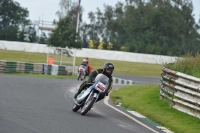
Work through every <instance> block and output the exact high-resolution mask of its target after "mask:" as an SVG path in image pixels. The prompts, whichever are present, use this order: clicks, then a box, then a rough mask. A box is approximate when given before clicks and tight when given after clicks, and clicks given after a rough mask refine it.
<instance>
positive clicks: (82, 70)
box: [78, 65, 87, 80]
mask: <svg viewBox="0 0 200 133" xmlns="http://www.w3.org/2000/svg"><path fill="white" fill-rule="evenodd" d="M86 70H87V66H84V65H80V66H79V68H78V80H84V79H85V77H86Z"/></svg>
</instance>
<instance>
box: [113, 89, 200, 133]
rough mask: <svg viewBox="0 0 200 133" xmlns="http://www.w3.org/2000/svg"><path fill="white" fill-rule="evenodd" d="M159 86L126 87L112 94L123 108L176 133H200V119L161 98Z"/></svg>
mask: <svg viewBox="0 0 200 133" xmlns="http://www.w3.org/2000/svg"><path fill="white" fill-rule="evenodd" d="M159 90H160V88H159V86H158V85H132V86H126V87H123V88H121V89H119V90H114V91H113V92H112V93H111V98H112V99H113V100H114V101H115V100H116V99H120V100H121V101H122V106H123V107H125V108H129V109H130V110H133V111H136V112H139V113H140V114H142V115H144V116H146V117H147V118H149V119H151V120H153V121H154V122H157V123H159V124H161V125H162V126H164V127H166V128H167V129H169V130H171V131H173V132H175V133H199V130H200V127H199V124H200V119H199V118H196V117H193V116H190V115H188V114H186V113H183V112H180V111H178V110H176V109H174V108H172V107H171V106H169V104H168V103H167V102H166V101H165V100H161V99H160V98H159V97H160V96H159Z"/></svg>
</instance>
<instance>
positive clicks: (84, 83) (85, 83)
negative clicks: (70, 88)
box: [74, 81, 87, 98]
mask: <svg viewBox="0 0 200 133" xmlns="http://www.w3.org/2000/svg"><path fill="white" fill-rule="evenodd" d="M86 85H87V81H84V82H83V83H82V84H81V85H80V87H79V89H78V92H77V93H76V94H75V95H74V98H76V97H77V96H78V95H79V94H80V93H81V91H82V90H83V88H85V87H86Z"/></svg>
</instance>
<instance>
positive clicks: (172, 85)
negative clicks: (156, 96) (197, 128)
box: [160, 67, 200, 118]
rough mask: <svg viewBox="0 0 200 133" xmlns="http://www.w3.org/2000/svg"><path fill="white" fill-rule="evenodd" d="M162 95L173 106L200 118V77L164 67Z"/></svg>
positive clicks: (161, 86)
mask: <svg viewBox="0 0 200 133" xmlns="http://www.w3.org/2000/svg"><path fill="white" fill-rule="evenodd" d="M162 71H163V73H162V75H161V85H160V96H161V97H162V98H165V99H167V100H168V101H169V102H170V104H171V105H172V107H173V108H175V109H177V110H179V111H182V112H185V113H188V114H189V115H192V116H195V117H198V118H200V79H199V78H196V77H192V76H190V75H186V74H183V73H180V72H176V71H173V70H170V69H168V68H165V67H163V68H162Z"/></svg>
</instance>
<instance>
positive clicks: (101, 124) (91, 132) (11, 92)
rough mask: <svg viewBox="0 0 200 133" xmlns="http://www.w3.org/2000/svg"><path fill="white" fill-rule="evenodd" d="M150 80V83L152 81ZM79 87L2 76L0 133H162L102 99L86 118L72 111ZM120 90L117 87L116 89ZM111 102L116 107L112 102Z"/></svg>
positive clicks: (76, 83)
mask: <svg viewBox="0 0 200 133" xmlns="http://www.w3.org/2000/svg"><path fill="white" fill-rule="evenodd" d="M140 78H141V77H140ZM148 79H149V81H148V82H152V80H151V79H150V78H148ZM157 80H158V78H157ZM157 80H156V81H157ZM144 81H146V78H145V80H144ZM158 81H159V80H158ZM138 82H139V81H138ZM141 82H143V81H141ZM80 84H81V81H77V80H75V79H45V78H34V77H21V76H12V75H5V74H0V133H102V132H104V133H161V132H162V131H161V130H159V129H157V128H156V127H153V126H151V125H148V124H146V123H144V124H145V125H146V126H144V125H142V124H139V123H138V122H136V121H134V120H133V119H131V118H128V117H127V116H125V115H124V114H122V113H120V112H118V111H116V110H114V109H113V108H111V107H109V106H107V105H106V104H104V101H103V100H102V101H100V102H98V103H96V104H95V105H94V107H93V108H92V109H91V110H90V111H89V112H88V113H87V114H86V115H85V116H82V115H80V112H73V111H72V110H71V109H72V106H73V98H72V97H73V95H74V93H75V92H76V91H77V88H78V86H79V85H80ZM118 87H120V86H114V89H116V88H118ZM109 103H110V105H111V106H113V107H115V108H117V107H116V106H115V105H113V104H112V102H110V101H109ZM122 111H123V110H122ZM132 117H134V116H132ZM134 119H137V118H134Z"/></svg>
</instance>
